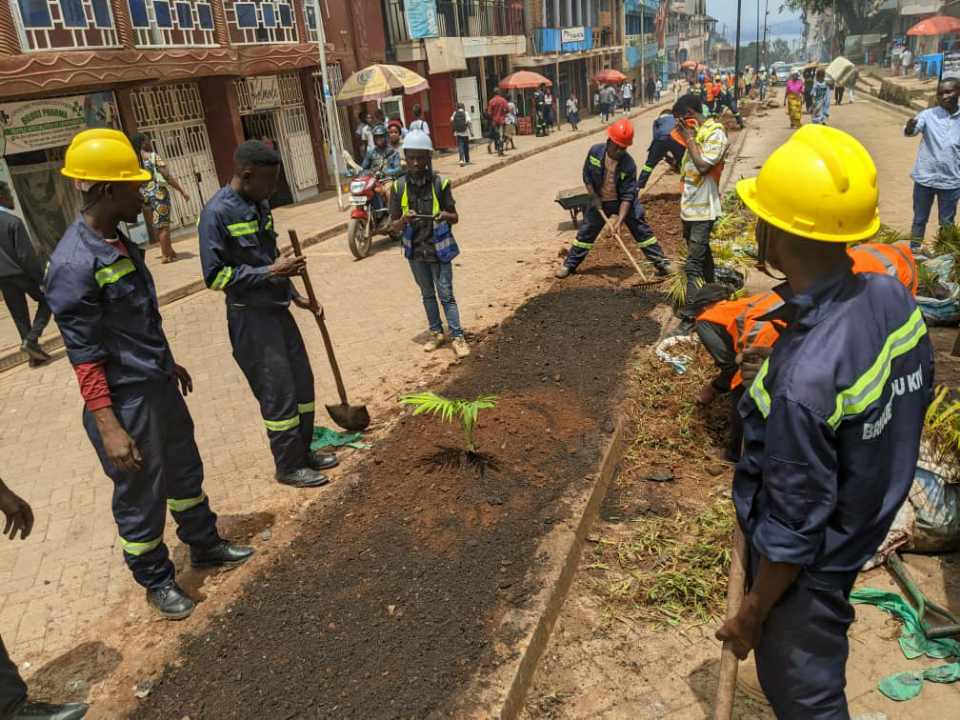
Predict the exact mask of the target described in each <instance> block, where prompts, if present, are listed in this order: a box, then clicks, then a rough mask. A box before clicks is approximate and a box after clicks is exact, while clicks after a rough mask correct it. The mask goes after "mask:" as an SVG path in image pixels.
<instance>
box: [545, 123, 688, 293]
mask: <svg viewBox="0 0 960 720" xmlns="http://www.w3.org/2000/svg"><path fill="white" fill-rule="evenodd" d="M632 144H633V125H632V124H631V123H630V121H629V120H627V119H626V118H623V119H620V120H617V121H616V122H615V123H613V124H612V125H610V127H609V128H608V129H607V141H606V142H605V143H597V144H596V145H594V146H593V147H591V148H590V151H589V152H588V153H587V157H586V160H585V161H584V163H583V184H584V185H585V186H586V189H587V192H588V193H590V196H591V198H592V200H593V203H592V205H591V206H590V207H587V208H586V210H585V211H584V221H583V224H582V225H580V228H579V229H578V230H577V237H576V239H575V240H574V241H573V247H571V248H570V252H569V253H568V254H567V257H566V259H565V260H564V263H563V267H561V268H560V269H559V270H558V271H557V273H556V276H557V277H558V278H561V279H563V278H566V277H569V276H570V275H571V274H572V273H574V272H576V270H577V267H579V265H580V263H582V262H583V260H584V258H586V257H587V255H588V254H589V252H590V250H591V249H592V248H593V245H594V243H595V242H596V240H597V237H598V236H599V235H600V233H601V231H602V230H603V229H604V227H605V226H607V225H608V222H609V227H610V232H611V233H612V234H613V235H614V236H615V237H617V238H619V235H620V229H621V228H622V227H623V225H626V226H627V229H628V230H629V231H630V233H631V234H632V235H633V237H634V240H636V243H637V247H638V248H639V250H640V251H641V252H642V253H643V254H644V255H645V256H646V258H647V260H649V261H650V262H651V263H652V264H653V266H654V268H655V269H656V272H657V275H659V276H661V277H666V275H667V274H668V273H669V270H670V261H669V260H667V257H666V255H664V252H663V248H662V247H660V243H659V242H657V237H656V235H655V234H654V232H653V229H652V228H651V227H650V226H649V225H648V224H647V219H646V215H645V213H644V211H643V205H641V204H640V200H639V199H638V196H637V164H636V163H635V162H634V160H633V158H632V157H630V153H629V152H627V148H629V147H630V146H631V145H632ZM558 202H559V200H558ZM562 204H563V203H561V205H562ZM631 259H632V256H631ZM640 274H641V276H642V275H643V273H640Z"/></svg>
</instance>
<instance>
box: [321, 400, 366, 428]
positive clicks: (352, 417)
mask: <svg viewBox="0 0 960 720" xmlns="http://www.w3.org/2000/svg"><path fill="white" fill-rule="evenodd" d="M327 412H328V413H329V414H330V418H331V419H332V420H333V421H334V422H335V423H336V424H337V425H339V426H340V427H342V428H343V429H344V430H350V431H351V432H361V431H363V430H366V429H367V427H368V426H369V425H370V413H368V412H367V406H366V405H327Z"/></svg>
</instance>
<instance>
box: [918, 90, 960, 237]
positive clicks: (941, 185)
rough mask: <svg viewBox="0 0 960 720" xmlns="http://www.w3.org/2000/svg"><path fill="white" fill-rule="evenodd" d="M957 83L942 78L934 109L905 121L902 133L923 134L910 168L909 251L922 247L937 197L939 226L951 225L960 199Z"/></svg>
mask: <svg viewBox="0 0 960 720" xmlns="http://www.w3.org/2000/svg"><path fill="white" fill-rule="evenodd" d="M958 101H960V81H958V80H957V79H956V78H945V79H944V80H942V81H941V82H940V85H939V87H938V88H937V107H934V108H929V109H927V110H924V111H923V112H921V113H920V114H919V115H917V116H916V117H914V118H910V120H908V121H907V126H906V127H905V128H904V134H906V135H907V136H913V135H922V140H921V141H920V151H919V152H918V153H917V162H916V164H915V165H914V166H913V172H912V173H911V175H910V176H911V177H912V178H913V228H912V230H911V235H912V236H913V238H914V239H913V241H912V242H911V249H912V250H913V251H914V252H915V253H916V252H918V251H919V250H920V249H921V248H922V247H923V235H924V232H925V231H926V228H927V219H928V218H929V217H930V209H931V208H932V207H933V199H934V197H936V198H937V214H938V215H939V220H940V225H941V227H942V226H943V225H953V224H955V223H954V221H955V219H956V216H957V201H958V200H960V109H958Z"/></svg>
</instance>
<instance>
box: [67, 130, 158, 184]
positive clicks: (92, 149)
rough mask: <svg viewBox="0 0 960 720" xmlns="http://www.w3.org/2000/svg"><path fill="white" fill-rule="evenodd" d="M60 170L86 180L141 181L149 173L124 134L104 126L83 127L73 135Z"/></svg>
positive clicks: (144, 179)
mask: <svg viewBox="0 0 960 720" xmlns="http://www.w3.org/2000/svg"><path fill="white" fill-rule="evenodd" d="M60 172H61V173H62V174H63V175H65V176H66V177H68V178H73V179H75V180H83V181H86V182H140V183H143V182H147V181H148V180H150V179H151V178H152V177H153V176H152V175H151V174H150V173H149V172H147V171H146V170H144V169H143V168H142V167H140V158H138V157H137V154H136V152H135V151H134V149H133V145H131V144H130V140H128V139H127V136H126V135H124V134H123V133H122V132H120V131H119V130H110V129H108V128H95V129H93V130H84V131H83V132H80V133H77V134H76V135H74V137H73V140H72V141H71V142H70V147H68V148H67V154H66V157H65V158H64V162H63V169H62V170H61V171H60Z"/></svg>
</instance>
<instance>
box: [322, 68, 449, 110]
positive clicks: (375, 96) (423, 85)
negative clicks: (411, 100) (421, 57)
mask: <svg viewBox="0 0 960 720" xmlns="http://www.w3.org/2000/svg"><path fill="white" fill-rule="evenodd" d="M429 88H430V84H429V83H428V82H427V81H426V80H424V79H423V78H422V77H421V76H419V75H417V73H415V72H413V70H408V69H407V68H405V67H401V66H400V65H371V66H370V67H365V68H364V69H363V70H358V71H357V72H355V73H354V74H353V75H351V76H350V77H348V78H347V80H346V82H345V83H343V88H342V89H341V90H340V92H339V93H337V104H338V105H353V104H354V103H364V102H367V101H369V100H379V99H380V98H386V97H391V96H392V95H394V94H396V91H397V90H401V91H403V92H404V93H406V94H408V95H414V94H416V93H418V92H422V91H424V90H428V89H429Z"/></svg>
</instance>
